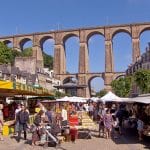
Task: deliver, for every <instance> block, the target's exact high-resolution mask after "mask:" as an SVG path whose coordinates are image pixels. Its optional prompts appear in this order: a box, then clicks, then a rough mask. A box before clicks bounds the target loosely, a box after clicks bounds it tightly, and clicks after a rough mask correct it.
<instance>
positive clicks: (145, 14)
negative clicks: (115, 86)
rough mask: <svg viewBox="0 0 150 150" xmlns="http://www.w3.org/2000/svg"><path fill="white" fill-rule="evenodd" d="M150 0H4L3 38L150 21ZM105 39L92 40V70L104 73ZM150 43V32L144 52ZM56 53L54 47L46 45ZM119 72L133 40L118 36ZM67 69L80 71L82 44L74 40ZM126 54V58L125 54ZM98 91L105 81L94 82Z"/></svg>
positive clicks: (0, 1)
mask: <svg viewBox="0 0 150 150" xmlns="http://www.w3.org/2000/svg"><path fill="white" fill-rule="evenodd" d="M149 8H150V0H24V1H21V0H0V36H5V35H13V34H18V33H19V34H23V33H31V32H42V31H50V30H57V29H70V28H79V27H92V26H93V27H94V26H101V25H113V24H124V23H125V24H127V23H136V22H150V11H149ZM103 41H104V39H103V37H101V36H99V35H95V36H93V37H91V38H90V40H89V53H90V71H91V72H98V71H99V72H100V71H104V42H103ZM148 41H150V31H147V32H144V33H143V34H142V35H141V51H142V52H143V51H144V49H145V47H146V46H147V42H148ZM44 49H45V51H46V52H47V53H49V54H52V53H53V44H52V43H51V41H47V42H46V43H45V44H44ZM113 50H114V54H115V55H114V58H117V59H115V70H116V71H123V70H125V69H126V67H127V65H128V64H129V63H130V62H131V50H132V47H131V39H130V37H129V36H128V35H127V34H125V33H121V34H117V35H116V36H115V37H114V39H113ZM66 51H67V56H69V55H70V56H71V57H70V59H69V57H67V70H68V71H69V72H77V70H78V68H77V67H78V55H79V44H78V39H77V38H75V37H73V38H71V39H69V40H67V42H66ZM122 54H123V55H122ZM92 86H93V87H96V90H99V88H102V87H103V81H102V79H97V78H95V79H93V80H92Z"/></svg>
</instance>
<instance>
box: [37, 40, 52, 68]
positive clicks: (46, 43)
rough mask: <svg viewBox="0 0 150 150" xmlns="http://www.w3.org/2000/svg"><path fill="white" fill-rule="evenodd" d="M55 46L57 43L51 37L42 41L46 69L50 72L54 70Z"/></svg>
mask: <svg viewBox="0 0 150 150" xmlns="http://www.w3.org/2000/svg"><path fill="white" fill-rule="evenodd" d="M54 44H55V41H54V39H52V38H51V37H44V38H42V39H41V41H40V45H41V48H42V52H43V61H44V67H45V68H48V69H49V70H52V69H53V58H54Z"/></svg>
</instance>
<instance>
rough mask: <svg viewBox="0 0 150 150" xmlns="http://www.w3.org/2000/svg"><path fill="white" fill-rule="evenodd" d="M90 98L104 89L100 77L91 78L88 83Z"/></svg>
mask: <svg viewBox="0 0 150 150" xmlns="http://www.w3.org/2000/svg"><path fill="white" fill-rule="evenodd" d="M88 86H89V92H90V96H91V97H93V96H96V95H97V94H98V93H99V92H100V91H101V90H103V89H104V80H103V79H102V78H101V77H97V76H96V77H92V78H91V79H90V80H89V82H88Z"/></svg>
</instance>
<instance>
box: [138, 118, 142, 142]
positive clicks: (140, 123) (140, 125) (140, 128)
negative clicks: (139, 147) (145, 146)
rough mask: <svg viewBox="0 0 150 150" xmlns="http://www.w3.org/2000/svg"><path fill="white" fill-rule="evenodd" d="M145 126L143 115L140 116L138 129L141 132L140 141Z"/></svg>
mask: <svg viewBox="0 0 150 150" xmlns="http://www.w3.org/2000/svg"><path fill="white" fill-rule="evenodd" d="M143 127H144V122H143V121H142V119H141V117H138V121H137V130H138V134H139V141H142V134H143Z"/></svg>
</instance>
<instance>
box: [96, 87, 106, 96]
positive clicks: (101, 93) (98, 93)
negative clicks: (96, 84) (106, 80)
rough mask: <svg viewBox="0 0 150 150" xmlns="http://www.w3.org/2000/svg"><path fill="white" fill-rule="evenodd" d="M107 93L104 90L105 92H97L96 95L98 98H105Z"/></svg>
mask: <svg viewBox="0 0 150 150" xmlns="http://www.w3.org/2000/svg"><path fill="white" fill-rule="evenodd" d="M106 93H107V91H106V90H105V89H103V90H101V91H99V92H97V93H96V96H97V97H102V96H104V95H105V94H106Z"/></svg>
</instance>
